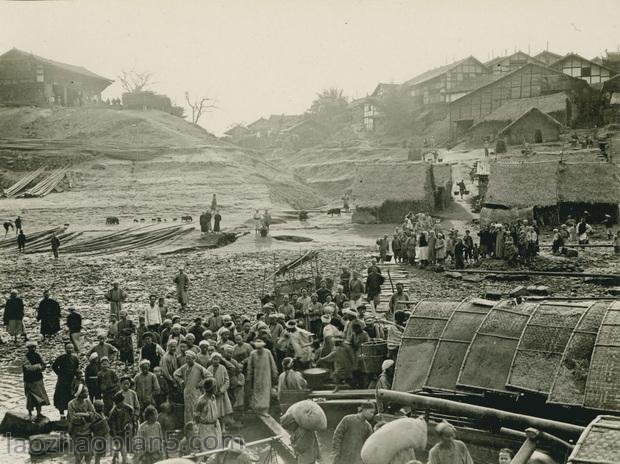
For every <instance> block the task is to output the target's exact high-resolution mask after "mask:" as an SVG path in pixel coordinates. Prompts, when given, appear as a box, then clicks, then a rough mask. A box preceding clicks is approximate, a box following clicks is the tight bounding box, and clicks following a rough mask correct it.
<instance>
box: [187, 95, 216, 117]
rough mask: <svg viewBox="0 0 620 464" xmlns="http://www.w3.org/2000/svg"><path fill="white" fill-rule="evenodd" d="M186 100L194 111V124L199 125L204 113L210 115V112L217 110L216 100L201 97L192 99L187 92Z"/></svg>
mask: <svg viewBox="0 0 620 464" xmlns="http://www.w3.org/2000/svg"><path fill="white" fill-rule="evenodd" d="M185 100H186V101H187V104H188V105H189V107H190V108H191V109H192V122H193V123H194V124H198V121H200V118H201V117H202V116H203V115H204V113H208V112H209V111H210V110H212V109H215V108H217V106H216V105H215V103H216V102H215V99H213V98H209V97H201V98H196V99H192V98H190V96H189V92H185Z"/></svg>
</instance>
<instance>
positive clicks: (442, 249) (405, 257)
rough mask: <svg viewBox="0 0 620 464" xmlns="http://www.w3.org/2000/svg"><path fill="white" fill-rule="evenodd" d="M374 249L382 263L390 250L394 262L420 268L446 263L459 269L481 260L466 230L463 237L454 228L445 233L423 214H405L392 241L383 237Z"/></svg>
mask: <svg viewBox="0 0 620 464" xmlns="http://www.w3.org/2000/svg"><path fill="white" fill-rule="evenodd" d="M377 246H378V249H379V256H380V260H381V261H385V260H386V259H387V256H388V255H389V254H390V250H391V253H392V256H393V257H394V261H395V262H397V263H406V264H409V265H411V266H414V265H416V264H417V265H419V266H420V268H426V267H428V266H432V265H444V264H446V262H448V261H449V262H451V263H452V264H453V265H454V267H455V268H456V269H462V268H464V267H465V263H469V262H476V261H478V259H479V257H480V250H479V246H478V244H477V243H475V242H474V239H473V237H472V235H471V232H470V231H469V230H466V231H465V234H464V235H463V236H459V231H458V230H456V229H454V228H451V229H450V230H449V231H447V232H444V231H443V230H442V229H441V228H440V227H439V225H438V221H436V220H434V219H433V218H432V217H430V216H428V215H426V214H424V213H420V214H413V213H409V214H407V216H406V217H405V220H404V222H403V224H402V225H401V226H400V227H397V228H396V229H395V230H394V234H393V236H392V238H391V239H390V237H389V236H388V235H384V236H383V237H382V238H380V239H378V240H377Z"/></svg>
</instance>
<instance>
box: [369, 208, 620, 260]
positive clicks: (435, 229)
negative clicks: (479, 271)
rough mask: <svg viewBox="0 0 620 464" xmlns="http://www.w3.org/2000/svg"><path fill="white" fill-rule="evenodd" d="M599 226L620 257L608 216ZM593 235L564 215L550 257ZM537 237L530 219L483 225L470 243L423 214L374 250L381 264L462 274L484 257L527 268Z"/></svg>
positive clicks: (407, 220)
mask: <svg viewBox="0 0 620 464" xmlns="http://www.w3.org/2000/svg"><path fill="white" fill-rule="evenodd" d="M603 226H604V228H605V235H606V236H607V238H608V239H609V240H612V241H613V246H614V251H615V253H616V254H617V255H618V254H620V231H618V232H616V234H615V235H614V234H613V231H612V221H611V217H610V216H609V215H606V219H605V221H604V223H603ZM593 230H594V229H593V227H592V226H591V225H590V224H589V223H588V222H587V216H585V215H584V216H583V217H582V218H581V219H580V220H579V221H575V220H574V219H573V218H572V217H570V216H569V217H568V219H567V221H566V223H565V224H562V225H561V226H560V227H559V228H557V229H553V238H552V240H553V242H552V247H551V251H552V253H553V254H560V253H564V252H565V250H566V247H567V246H569V245H574V246H579V245H587V244H588V243H589V241H590V236H591V234H592V232H593ZM540 233H541V231H540V226H539V224H538V222H537V221H536V220H535V219H534V220H527V219H522V220H515V221H512V222H510V223H495V224H489V225H486V226H483V227H481V228H480V231H479V232H477V233H476V234H475V235H476V238H475V239H474V236H473V234H472V233H471V231H470V230H465V232H464V234H462V235H461V232H460V231H458V230H457V229H455V228H451V229H449V230H447V231H445V230H442V229H441V227H440V226H439V221H438V220H434V219H433V218H432V217H430V216H428V215H426V214H424V213H419V214H413V213H409V214H407V216H406V217H405V220H404V222H403V223H402V225H400V226H399V227H396V229H395V230H394V234H393V235H392V237H391V238H390V237H389V236H388V235H384V236H383V237H381V238H379V239H377V242H376V245H377V248H378V252H379V257H380V260H381V261H383V262H384V261H387V260H391V259H392V258H393V259H394V262H397V263H406V264H410V265H412V266H413V265H417V266H419V267H420V268H426V267H428V266H432V265H441V266H443V265H446V264H452V266H453V267H454V268H455V269H463V268H464V267H465V266H466V264H473V263H477V262H478V261H480V260H481V259H486V258H493V259H502V260H506V261H508V262H509V263H511V264H516V263H520V264H529V263H531V262H533V260H534V259H535V258H536V256H538V254H539V252H540ZM388 257H389V259H388Z"/></svg>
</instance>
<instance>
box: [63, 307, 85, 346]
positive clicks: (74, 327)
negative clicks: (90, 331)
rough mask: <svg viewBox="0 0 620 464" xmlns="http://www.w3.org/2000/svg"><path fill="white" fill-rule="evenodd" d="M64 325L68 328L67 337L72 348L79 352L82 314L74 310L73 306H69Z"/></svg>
mask: <svg viewBox="0 0 620 464" xmlns="http://www.w3.org/2000/svg"><path fill="white" fill-rule="evenodd" d="M65 325H66V326H67V327H68V328H69V339H70V340H71V343H73V348H75V352H76V353H79V352H80V348H81V332H82V316H81V315H80V313H78V312H76V311H75V308H69V315H68V316H67V322H66V324H65Z"/></svg>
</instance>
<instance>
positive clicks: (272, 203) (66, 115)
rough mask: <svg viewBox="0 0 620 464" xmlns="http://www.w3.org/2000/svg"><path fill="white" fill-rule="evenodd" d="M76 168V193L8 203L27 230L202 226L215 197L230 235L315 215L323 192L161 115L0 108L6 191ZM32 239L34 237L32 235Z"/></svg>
mask: <svg viewBox="0 0 620 464" xmlns="http://www.w3.org/2000/svg"><path fill="white" fill-rule="evenodd" d="M67 164H71V170H72V174H73V177H74V179H76V181H75V185H74V186H73V188H72V189H71V190H70V191H65V192H63V193H53V194H51V195H48V196H47V197H44V198H32V199H9V200H0V202H1V206H2V208H3V210H4V211H5V212H6V213H7V215H8V216H9V217H10V216H14V215H17V214H21V215H22V216H27V217H29V224H30V225H29V228H32V226H33V225H34V226H35V228H39V227H41V228H42V227H46V226H49V225H52V224H57V223H71V224H76V223H79V224H81V225H83V226H93V225H97V224H101V221H102V218H104V217H105V216H118V217H120V218H121V221H122V222H130V223H133V219H146V220H150V219H152V218H153V217H162V219H165V218H167V219H168V220H171V219H172V218H174V217H178V216H180V215H187V214H189V215H192V216H194V217H196V216H198V215H199V214H200V213H201V212H203V211H204V210H205V209H207V208H208V206H209V205H210V202H211V195H212V194H214V193H215V194H217V196H218V199H219V200H220V204H221V205H222V215H223V216H224V217H225V226H226V227H230V226H237V225H240V224H242V223H243V222H245V221H246V220H247V219H248V218H250V217H251V216H252V214H253V210H254V209H259V208H260V209H263V208H270V209H272V210H273V211H274V212H277V211H278V210H280V209H286V210H288V209H290V208H291V207H295V208H306V209H308V208H315V207H319V206H321V205H323V204H325V202H326V201H325V199H324V198H323V196H322V195H320V194H318V193H317V191H316V190H314V189H312V188H311V187H309V186H307V185H306V184H305V183H304V182H303V181H301V180H300V179H299V178H297V177H295V176H294V175H293V174H291V173H290V172H288V171H287V170H286V169H285V168H284V167H283V166H282V165H278V164H276V163H269V162H267V161H266V160H265V159H264V158H263V157H262V156H260V155H258V154H256V153H255V152H252V151H249V150H244V149H241V148H239V147H235V146H232V145H230V144H227V143H225V142H221V141H220V140H218V139H217V138H216V137H214V136H212V135H211V134H209V133H208V132H207V131H205V130H204V129H202V128H200V127H198V126H196V125H194V124H190V123H188V122H187V121H185V120H183V119H181V118H178V117H175V116H171V115H169V114H167V113H163V112H160V111H124V110H114V109H110V108H62V109H42V108H0V186H3V187H7V186H9V185H11V184H12V183H14V182H15V181H16V180H17V179H19V178H21V177H23V176H24V174H25V173H26V172H28V171H33V170H35V169H37V168H38V167H40V166H45V167H46V169H47V170H48V171H49V170H51V169H52V168H54V167H58V166H65V165H67ZM30 230H32V229H30Z"/></svg>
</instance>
